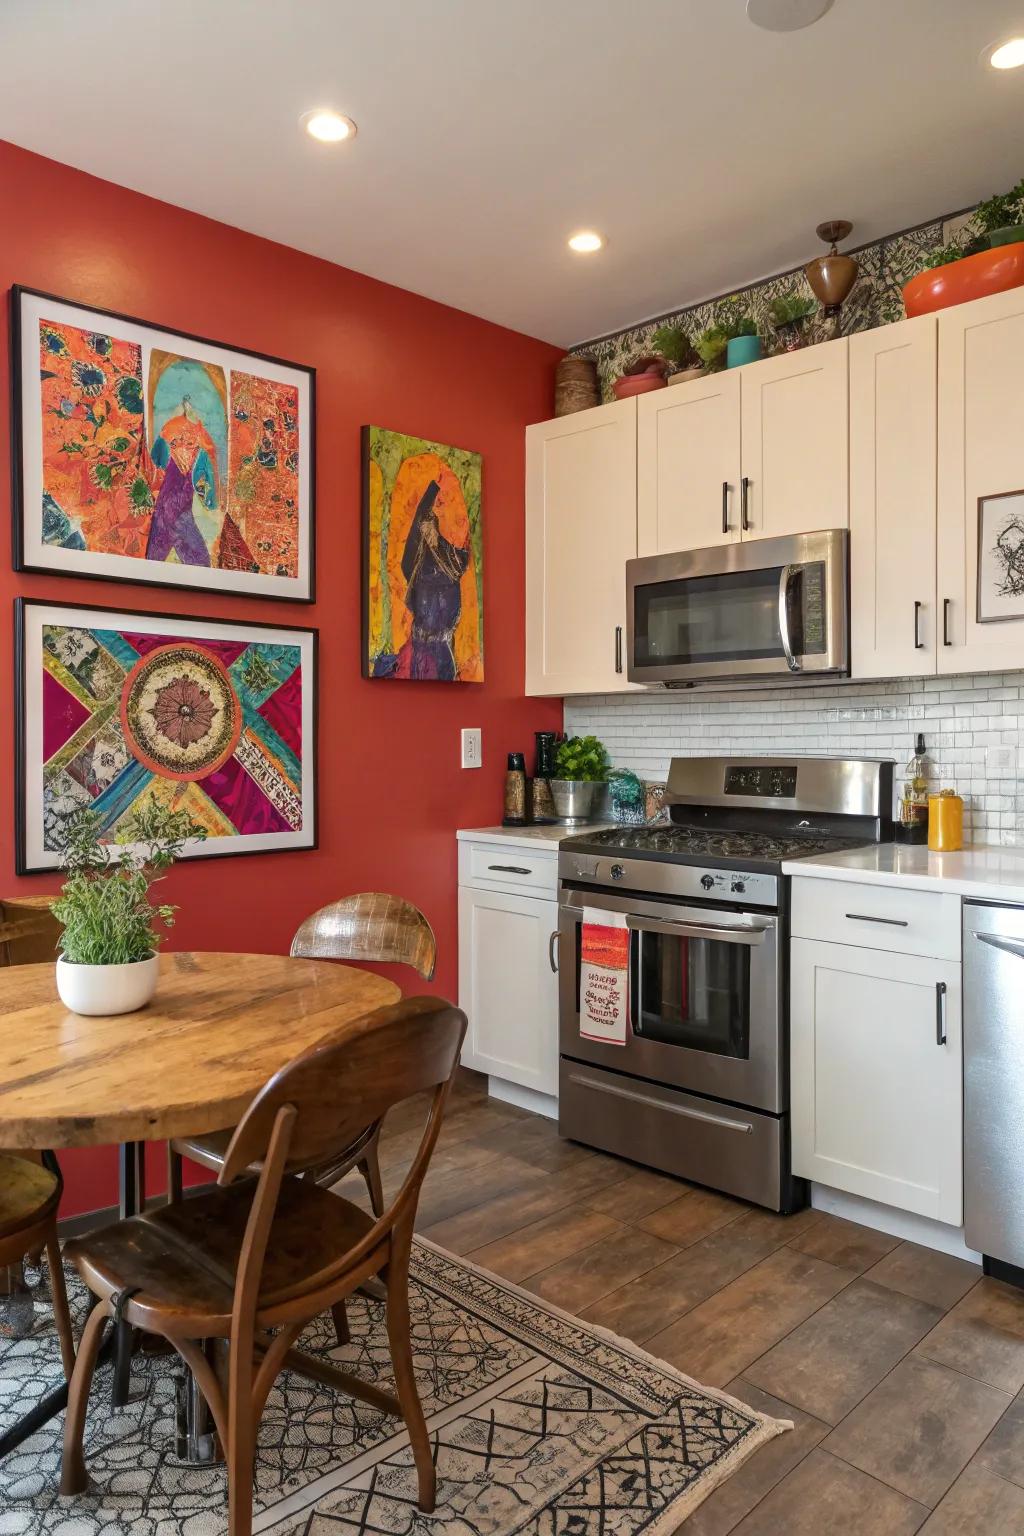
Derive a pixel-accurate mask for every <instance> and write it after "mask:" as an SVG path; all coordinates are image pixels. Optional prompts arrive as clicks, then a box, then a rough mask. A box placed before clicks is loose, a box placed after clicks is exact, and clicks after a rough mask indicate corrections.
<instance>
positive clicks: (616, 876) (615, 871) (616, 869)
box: [611, 864, 626, 880]
mask: <svg viewBox="0 0 1024 1536" xmlns="http://www.w3.org/2000/svg"><path fill="white" fill-rule="evenodd" d="M625 873H626V871H625V868H624V866H623V865H622V864H613V865H612V869H611V875H612V879H613V880H621V879H622V877H623V875H624V874H625Z"/></svg>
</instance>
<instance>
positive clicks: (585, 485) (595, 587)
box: [526, 399, 636, 694]
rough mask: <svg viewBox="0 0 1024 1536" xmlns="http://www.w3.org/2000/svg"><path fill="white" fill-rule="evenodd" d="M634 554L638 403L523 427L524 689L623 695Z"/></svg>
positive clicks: (598, 408) (628, 402)
mask: <svg viewBox="0 0 1024 1536" xmlns="http://www.w3.org/2000/svg"><path fill="white" fill-rule="evenodd" d="M635 554H636V400H635V399H634V400H617V401H615V402H614V403H613V404H611V405H601V406H596V407H595V408H594V409H592V410H589V411H579V412H577V413H576V414H575V415H573V416H561V417H559V418H557V419H556V420H555V421H542V422H539V423H538V424H537V425H536V426H532V427H527V429H526V692H527V694H571V693H617V692H625V691H627V690H629V689H630V688H631V687H632V685H631V684H630V683H628V682H627V680H626V633H625V625H626V561H627V560H631V559H632V558H633V556H634V555H635Z"/></svg>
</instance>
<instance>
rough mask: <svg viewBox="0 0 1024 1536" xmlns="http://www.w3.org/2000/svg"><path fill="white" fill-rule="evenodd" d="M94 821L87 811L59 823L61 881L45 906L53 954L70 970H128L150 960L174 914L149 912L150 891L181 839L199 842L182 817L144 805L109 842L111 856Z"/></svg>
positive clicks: (160, 909) (201, 834)
mask: <svg viewBox="0 0 1024 1536" xmlns="http://www.w3.org/2000/svg"><path fill="white" fill-rule="evenodd" d="M101 827H102V819H101V817H100V816H99V815H98V814H97V812H95V811H93V810H91V809H90V808H88V807H85V808H83V809H82V810H81V811H78V812H76V813H75V814H74V815H73V816H70V817H69V818H68V820H67V821H66V822H65V824H64V833H63V841H62V845H61V849H60V863H61V868H62V869H66V870H67V879H66V880H65V882H64V884H63V886H62V887H61V893H60V897H59V898H58V900H57V901H55V902H54V904H53V915H54V917H56V919H57V921H58V922H60V923H62V924H63V925H64V932H63V933H62V935H61V938H60V949H61V953H62V954H63V956H64V959H65V960H67V961H69V962H70V963H71V964H72V965H131V964H132V963H133V962H134V961H136V960H147V959H148V958H149V957H150V955H154V954H156V951H157V947H158V945H159V944H160V943H161V941H162V938H163V935H162V934H160V933H158V932H157V930H156V925H157V923H160V924H162V925H163V926H164V927H165V928H172V927H173V926H174V914H175V911H176V910H177V908H175V907H173V906H170V905H169V904H168V903H166V902H163V903H160V904H158V905H156V906H154V905H153V904H152V903H151V902H150V899H149V893H150V888H151V886H153V885H154V884H156V882H157V881H158V880H160V879H162V878H163V875H164V872H165V871H166V870H168V869H169V868H170V866H171V865H172V864H173V863H174V861H175V859H177V858H178V856H179V855H180V853H181V851H182V849H183V848H184V846H185V843H186V842H187V841H188V839H189V838H199V839H202V838H205V836H206V829H205V828H204V827H199V826H197V825H196V824H195V823H194V822H193V820H192V818H191V816H190V815H189V814H188V812H187V811H172V810H169V809H168V808H167V807H166V806H163V805H157V804H151V805H148V806H145V807H143V808H141V809H139V810H137V811H135V812H134V813H133V814H132V815H131V816H130V817H129V818H128V819H127V820H126V822H125V824H124V826H123V827H122V829H121V830H120V832H119V833H118V836H117V839H116V845H115V847H116V853H115V850H114V849H113V848H112V847H111V845H110V844H109V843H104V842H101V841H100V831H101Z"/></svg>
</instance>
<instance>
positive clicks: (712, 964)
mask: <svg viewBox="0 0 1024 1536" xmlns="http://www.w3.org/2000/svg"><path fill="white" fill-rule="evenodd" d="M892 776H893V765H892V763H887V762H885V763H883V762H869V761H862V760H844V759H837V758H795V757H794V758H790V759H782V758H756V759H755V758H675V759H673V762H672V767H671V770H670V773H669V778H668V788H667V791H666V795H665V803H666V805H667V807H668V811H669V817H670V821H669V822H668V823H667V824H666V825H663V826H656V827H612V828H609V829H607V830H604V831H597V832H591V833H586V832H584V833H582V834H581V835H580V836H577V837H570V838H567V839H566V840H565V841H563V842H562V844H561V846H560V848H559V855H558V874H559V892H560V895H559V917H558V934H559V944H558V954H559V972H560V976H559V1051H560V1069H559V1130H560V1132H561V1134H562V1135H563V1136H566V1137H570V1138H572V1139H573V1140H575V1141H582V1142H585V1143H587V1144H588V1145H589V1146H594V1147H600V1148H602V1149H603V1150H604V1151H608V1152H614V1153H617V1154H618V1155H620V1156H622V1157H629V1158H632V1159H634V1160H635V1161H636V1162H639V1163H644V1164H646V1165H647V1166H649V1167H652V1168H658V1169H661V1170H663V1171H664V1172H666V1173H673V1174H676V1175H678V1176H680V1177H682V1178H687V1179H693V1180H694V1181H696V1182H697V1183H700V1184H707V1185H710V1186H711V1187H712V1188H714V1189H720V1190H724V1191H726V1192H727V1193H729V1194H734V1195H739V1196H741V1197H742V1198H743V1199H746V1200H752V1201H754V1202H756V1203H757V1204H759V1205H765V1206H769V1207H770V1208H771V1209H773V1210H783V1211H786V1210H793V1209H796V1208H798V1207H799V1206H800V1205H802V1204H803V1203H804V1200H805V1191H804V1187H803V1184H802V1181H800V1180H794V1179H793V1178H792V1176H791V1173H790V1162H789V1013H788V1005H789V989H788V953H789V942H788V941H789V929H788V916H789V891H788V882H787V881H786V879H785V878H784V876H783V875H782V871H781V865H782V863H783V861H784V860H789V859H798V858H803V857H807V856H809V855H811V854H815V853H826V852H831V851H833V850H838V849H843V848H851V847H856V846H858V845H859V844H864V843H869V842H879V841H884V840H886V839H888V838H891V836H892ZM609 914H615V916H614V917H610V916H609ZM602 917H604V918H605V920H606V921H611V922H615V923H617V924H618V925H619V926H620V927H621V926H622V922H623V918H624V924H625V928H626V930H627V932H628V957H629V958H628V969H627V977H628V980H627V988H628V1027H627V1029H626V1031H625V1043H624V1044H617V1043H611V1042H610V1041H607V1040H604V1039H596V1040H595V1039H593V1038H591V1037H590V1036H589V1035H588V1036H584V1035H583V1034H581V1032H580V1030H581V1020H580V975H581V956H582V948H583V946H582V936H583V924H584V920H586V922H587V923H588V924H593V925H595V930H596V931H600V925H601V923H602Z"/></svg>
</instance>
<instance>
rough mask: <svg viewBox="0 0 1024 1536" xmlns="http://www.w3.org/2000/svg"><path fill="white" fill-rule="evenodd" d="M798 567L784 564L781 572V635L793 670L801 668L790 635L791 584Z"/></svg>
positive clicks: (787, 659) (787, 663) (789, 665)
mask: <svg viewBox="0 0 1024 1536" xmlns="http://www.w3.org/2000/svg"><path fill="white" fill-rule="evenodd" d="M798 569H799V567H797V566H795V565H784V566H783V567H782V570H781V571H780V572H779V635H780V636H781V638H782V649H783V650H784V651H785V653H786V666H787V667H788V668H789V670H790V671H791V672H799V671H800V670H801V668H800V663H799V662H798V661H797V659H796V657H795V656H794V654H793V642H792V640H791V639H790V637H789V584H790V582H791V581H792V579H793V576H794V575H795V573H796V571H797V570H798Z"/></svg>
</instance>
